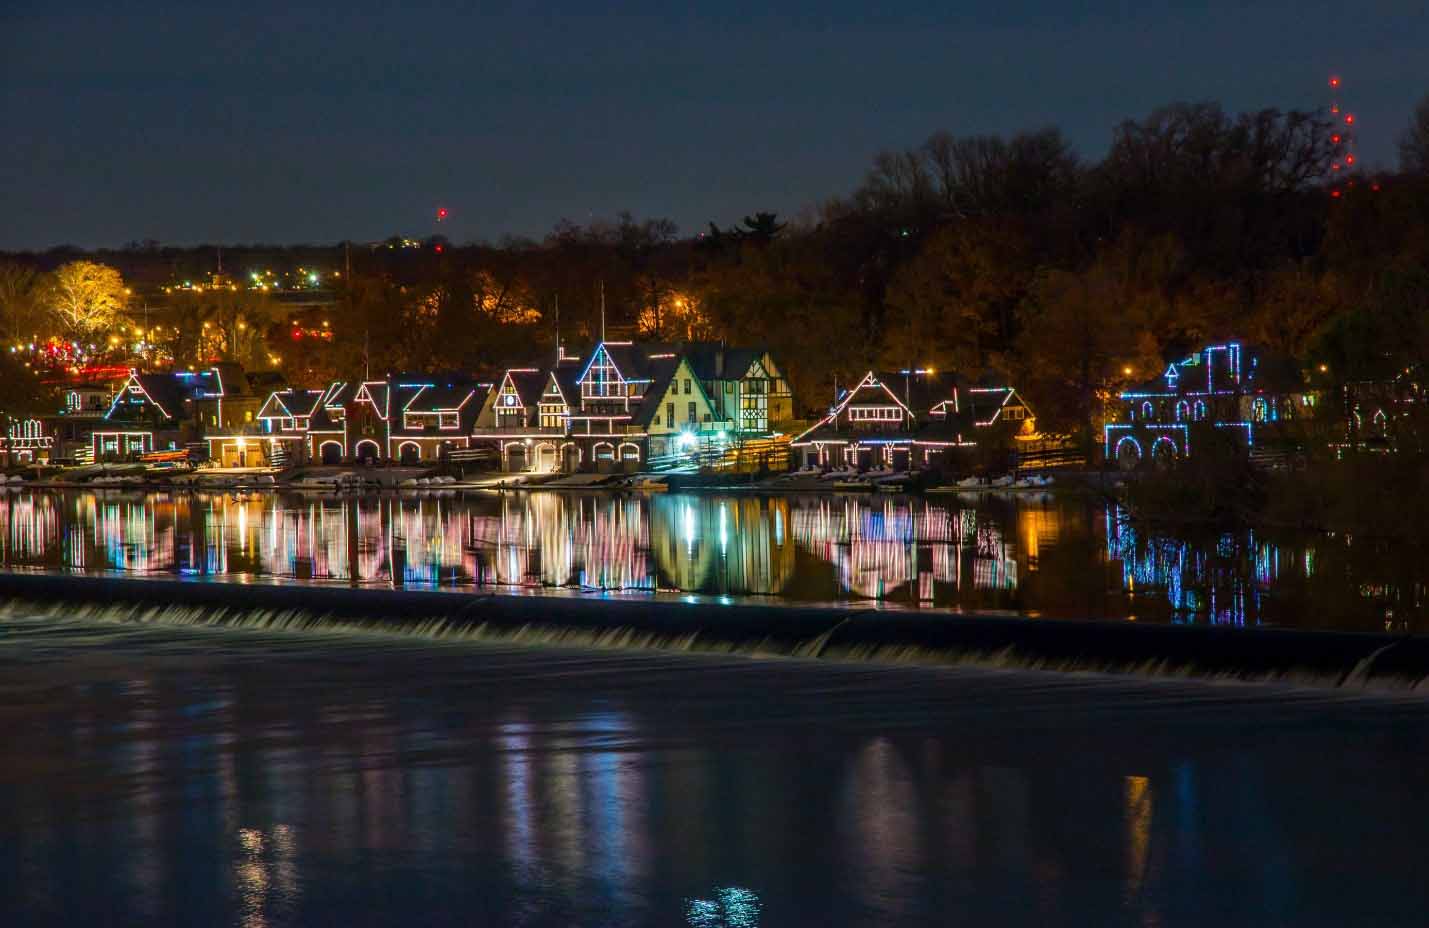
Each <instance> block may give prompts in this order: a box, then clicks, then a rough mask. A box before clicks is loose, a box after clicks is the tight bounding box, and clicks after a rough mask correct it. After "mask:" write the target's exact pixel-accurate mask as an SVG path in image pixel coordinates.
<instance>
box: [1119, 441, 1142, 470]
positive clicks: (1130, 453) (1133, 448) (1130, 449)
mask: <svg viewBox="0 0 1429 928" xmlns="http://www.w3.org/2000/svg"><path fill="white" fill-rule="evenodd" d="M1116 466H1117V467H1120V468H1121V469H1122V470H1136V468H1137V467H1139V466H1141V443H1140V442H1138V441H1137V440H1136V439H1135V438H1132V437H1131V436H1130V435H1128V436H1126V437H1125V438H1123V439H1122V440H1121V441H1119V442H1117V443H1116Z"/></svg>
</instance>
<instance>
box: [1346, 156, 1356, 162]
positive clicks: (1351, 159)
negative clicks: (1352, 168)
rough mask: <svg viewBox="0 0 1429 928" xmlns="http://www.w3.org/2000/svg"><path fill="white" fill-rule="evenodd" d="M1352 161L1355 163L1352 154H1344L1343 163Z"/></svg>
mask: <svg viewBox="0 0 1429 928" xmlns="http://www.w3.org/2000/svg"><path fill="white" fill-rule="evenodd" d="M1354 163H1355V156H1354V155H1345V164H1354Z"/></svg>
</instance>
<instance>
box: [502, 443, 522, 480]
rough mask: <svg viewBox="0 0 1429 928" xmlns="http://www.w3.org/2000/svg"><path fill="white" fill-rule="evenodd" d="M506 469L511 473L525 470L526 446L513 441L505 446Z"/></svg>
mask: <svg viewBox="0 0 1429 928" xmlns="http://www.w3.org/2000/svg"><path fill="white" fill-rule="evenodd" d="M506 469H507V470H508V471H510V472H512V473H520V472H522V471H524V470H526V446H525V445H524V444H523V443H521V442H519V441H513V442H512V443H511V444H509V445H507V446H506Z"/></svg>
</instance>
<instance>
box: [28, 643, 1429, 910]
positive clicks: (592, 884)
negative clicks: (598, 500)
mask: <svg viewBox="0 0 1429 928" xmlns="http://www.w3.org/2000/svg"><path fill="white" fill-rule="evenodd" d="M27 623H28V624H27ZM63 625H64V623H56V622H55V621H54V620H51V619H44V620H16V619H14V618H13V617H10V618H6V619H5V620H4V625H3V632H4V634H3V638H0V640H3V641H4V642H5V646H4V648H0V694H3V696H4V700H3V702H0V707H3V708H0V714H3V720H4V722H5V726H6V727H5V731H6V735H7V740H6V751H5V752H3V753H0V831H3V833H4V834H5V835H6V840H5V841H4V842H0V899H3V900H4V901H5V908H6V915H7V918H8V920H7V921H6V924H11V923H13V924H144V925H148V924H216V925H244V926H264V928H278V926H286V925H299V924H416V923H420V924H499V925H506V924H512V925H518V924H521V925H577V924H578V925H596V926H604V925H609V926H616V925H619V926H627V925H637V926H638V925H660V926H669V925H680V924H684V925H688V926H693V928H706V926H741V928H755V926H763V925H799V924H817V925H831V926H840V925H903V924H964V923H965V924H1008V925H1021V924H1028V925H1031V924H1037V925H1048V924H1069V925H1082V924H1113V925H1123V924H1124V925H1132V924H1199V923H1201V922H1203V921H1204V915H1205V912H1207V911H1215V912H1216V913H1217V918H1218V920H1219V921H1218V923H1220V924H1237V925H1238V924H1307V923H1321V924H1354V923H1359V922H1362V921H1363V916H1364V912H1366V911H1374V912H1375V913H1378V914H1379V915H1380V916H1381V918H1380V921H1383V922H1394V923H1401V922H1402V923H1406V924H1409V923H1413V915H1408V916H1407V917H1405V918H1403V919H1399V918H1398V916H1400V915H1405V914H1406V913H1414V914H1415V915H1417V914H1419V913H1420V912H1422V907H1423V904H1424V903H1425V902H1426V897H1425V890H1424V887H1423V881H1422V880H1420V879H1419V878H1418V871H1417V869H1416V868H1417V867H1418V855H1417V854H1415V853H1414V851H1415V850H1417V849H1418V848H1419V847H1420V846H1421V845H1422V841H1421V840H1420V835H1419V830H1420V826H1419V823H1420V822H1422V821H1423V820H1424V817H1425V815H1426V814H1429V805H1427V804H1429V791H1426V790H1424V789H1423V788H1422V786H1423V784H1422V782H1420V781H1421V780H1422V777H1416V776H1414V775H1413V773H1412V772H1413V771H1416V770H1421V769H1423V767H1424V759H1425V756H1424V755H1425V751H1424V747H1423V746H1424V744H1425V743H1426V741H1425V738H1424V734H1425V730H1426V726H1429V720H1427V719H1426V718H1425V717H1424V713H1423V710H1422V708H1421V707H1420V706H1419V704H1418V703H1411V702H1409V701H1398V702H1375V701H1370V700H1356V699H1350V698H1344V699H1331V698H1325V699H1323V700H1316V701H1314V702H1313V703H1307V702H1306V695H1305V694H1304V693H1303V692H1296V693H1280V692H1279V691H1276V690H1274V689H1270V688H1267V689H1266V690H1265V691H1264V692H1263V693H1262V692H1260V691H1257V692H1256V693H1254V694H1251V693H1248V692H1244V691H1242V690H1240V689H1238V688H1234V687H1218V688H1216V689H1215V691H1214V692H1212V691H1211V690H1208V689H1206V688H1204V687H1196V686H1194V685H1192V684H1185V685H1181V684H1174V683H1167V682H1165V681H1161V682H1158V683H1156V684H1150V685H1142V684H1125V683H1115V684H1113V683H1109V682H1106V681H1101V682H1098V681H1095V680H1087V679H1079V680H1067V681H1060V682H1058V683H1056V684H1055V685H1051V684H1049V681H1048V680H1047V678H1045V677H1037V676H1025V675H1018V674H1009V673H998V674H992V673H980V672H953V673H949V672H945V671H929V670H926V669H910V668H879V669H875V668H870V667H855V666H847V665H822V666H810V665H804V664H780V665H779V666H775V665H772V664H761V663H758V662H749V661H742V660H741V661H735V660H725V659H719V658H712V659H708V660H704V659H702V660H701V661H699V662H698V664H697V665H694V664H688V663H685V664H682V665H681V666H679V667H676V666H674V665H673V664H672V663H671V661H670V659H669V658H668V657H664V656H657V655H629V654H616V653H605V654H597V655H572V654H566V655H560V654H553V653H552V652H531V651H525V650H520V649H517V650H515V651H506V650H500V649H486V648H481V649H465V648H463V649H452V648H434V647H431V646H429V645H422V644H402V645H398V644H393V643H392V642H386V641H384V642H374V641H373V640H372V639H370V638H368V637H366V636H355V637H354V638H352V639H344V638H339V637H334V636H326V637H323V638H321V639H320V640H302V639H301V638H300V636H298V637H281V636H279V637H273V636H249V635H243V634H235V633H233V632H231V631H215V630H191V629H186V630H175V629H168V628H153V627H143V626H103V627H98V628H96V627H94V626H75V627H71V628H64V627H62V626H63ZM76 631H83V633H84V634H83V636H81V635H78V634H76ZM97 651H101V652H102V653H103V655H104V657H103V660H96V659H95V655H96V652H97ZM696 668H697V669H696ZM1227 744H1232V745H1234V746H1235V750H1233V751H1231V750H1227V749H1226V745H1227ZM1049 758H1055V760H1054V761H1049ZM1365 770H1375V771H1381V772H1385V771H1399V772H1400V774H1402V775H1384V776H1373V777H1366V776H1364V775H1363V773H1364V771H1365ZM1327 810H1328V811H1327ZM1331 877H1334V878H1331Z"/></svg>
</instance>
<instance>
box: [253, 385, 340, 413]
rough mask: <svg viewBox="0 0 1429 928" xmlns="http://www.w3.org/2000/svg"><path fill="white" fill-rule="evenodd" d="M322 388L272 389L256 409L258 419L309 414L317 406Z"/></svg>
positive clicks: (321, 395) (320, 398)
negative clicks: (265, 399)
mask: <svg viewBox="0 0 1429 928" xmlns="http://www.w3.org/2000/svg"><path fill="white" fill-rule="evenodd" d="M325 392H326V391H323V390H274V391H273V392H272V393H270V394H269V395H268V399H267V401H266V402H264V404H263V408H262V409H260V410H258V415H257V418H259V419H288V418H295V417H297V416H311V415H312V414H313V411H314V410H315V409H317V408H318V404H319V403H320V402H321V400H322V398H323V395H324V393H325Z"/></svg>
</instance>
